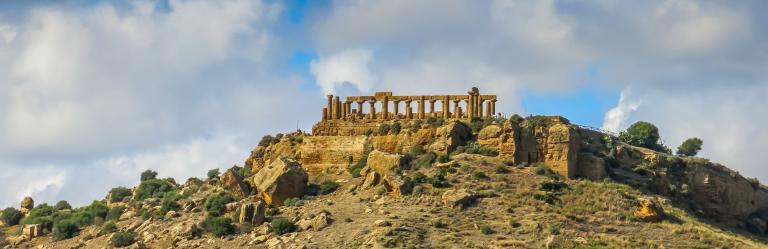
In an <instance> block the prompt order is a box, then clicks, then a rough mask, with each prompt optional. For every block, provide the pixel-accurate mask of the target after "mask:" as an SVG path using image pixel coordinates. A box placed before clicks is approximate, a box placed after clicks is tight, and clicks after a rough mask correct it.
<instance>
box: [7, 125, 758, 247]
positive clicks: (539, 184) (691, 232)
mask: <svg viewBox="0 0 768 249" xmlns="http://www.w3.org/2000/svg"><path fill="white" fill-rule="evenodd" d="M324 117H325V116H324ZM339 125H343V124H335V123H323V124H322V126H316V127H315V129H317V130H322V131H323V132H329V131H333V132H338V130H336V129H338V127H340V126H339ZM360 127H362V126H355V127H353V130H354V132H351V133H350V134H345V135H326V134H322V135H310V134H306V133H303V132H301V131H297V132H294V133H290V134H278V135H277V136H266V137H265V138H264V139H263V140H262V141H261V142H260V143H259V145H258V146H256V148H255V149H254V150H253V151H252V153H251V155H250V156H249V157H248V158H247V159H245V162H244V165H243V166H242V167H238V166H235V167H232V168H229V169H227V170H225V171H224V172H223V173H220V172H216V171H212V172H211V174H209V176H208V177H207V179H205V180H200V179H198V178H190V179H189V180H187V181H186V182H185V183H183V184H177V183H176V182H175V180H173V179H155V177H154V175H153V174H151V173H152V172H148V173H147V174H142V178H143V179H142V183H141V184H140V185H139V186H136V187H134V188H130V189H124V188H116V189H113V191H111V192H110V193H108V194H107V196H106V197H105V199H104V200H100V201H97V202H94V204H91V205H89V206H87V207H82V208H77V209H72V208H66V207H59V205H56V206H55V207H52V206H48V205H36V206H35V205H33V204H31V203H24V204H23V205H22V206H24V208H28V209H29V210H24V212H25V213H28V214H27V215H26V218H24V219H22V220H21V223H23V224H26V225H14V226H4V229H3V234H4V237H5V240H3V242H0V244H7V246H6V247H19V248H105V247H107V248H108V247H111V246H112V245H113V243H114V242H115V241H121V242H126V243H125V244H126V246H127V247H128V248H768V244H766V243H768V237H766V235H765V232H766V220H768V211H766V210H767V209H766V208H768V190H766V188H765V187H764V186H762V185H760V184H759V183H758V182H756V181H754V180H750V179H747V178H745V177H743V176H741V175H739V174H738V173H737V172H734V171H731V170H729V169H728V168H727V167H725V166H722V165H719V164H716V163H712V162H709V161H708V160H706V159H703V158H697V157H680V156H674V155H670V154H667V153H666V152H663V151H662V152H659V151H656V150H652V149H648V148H642V147H638V146H633V145H630V144H627V143H625V142H624V141H622V140H621V139H619V138H618V137H616V136H613V135H610V134H606V133H603V132H600V131H597V130H592V129H588V128H583V127H580V126H578V125H574V124H571V123H570V122H569V121H568V120H567V119H565V118H562V117H543V116H538V117H528V118H522V117H519V116H513V117H511V118H508V119H501V118H490V117H486V118H476V119H471V120H464V121H462V120H443V119H440V118H429V119H425V120H423V121H422V120H413V121H387V122H377V123H376V125H375V127H376V128H375V129H367V130H366V129H360ZM355 132H357V133H359V134H354V133H355ZM313 133H314V132H313ZM6 210H7V209H6ZM6 212H7V211H4V213H3V216H5V215H6ZM67 223H70V224H69V226H67ZM112 224H113V225H112ZM22 228H24V229H22ZM30 229H31V230H32V231H30ZM22 230H23V231H22ZM22 232H23V234H22Z"/></svg>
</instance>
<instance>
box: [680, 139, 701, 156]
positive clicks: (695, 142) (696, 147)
mask: <svg viewBox="0 0 768 249" xmlns="http://www.w3.org/2000/svg"><path fill="white" fill-rule="evenodd" d="M703 144H704V141H701V139H699V138H697V137H694V138H689V139H686V140H685V141H684V142H683V144H681V145H680V146H679V147H677V154H678V155H681V156H695V155H696V154H699V151H700V150H701V146H702V145H703Z"/></svg>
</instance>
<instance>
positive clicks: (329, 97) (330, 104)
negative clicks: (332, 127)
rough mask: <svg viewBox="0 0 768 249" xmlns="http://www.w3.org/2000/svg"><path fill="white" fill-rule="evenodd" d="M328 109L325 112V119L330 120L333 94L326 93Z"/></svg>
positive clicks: (331, 117)
mask: <svg viewBox="0 0 768 249" xmlns="http://www.w3.org/2000/svg"><path fill="white" fill-rule="evenodd" d="M326 108H328V111H327V112H326V116H327V117H326V119H328V120H331V119H333V115H332V114H333V94H328V106H326Z"/></svg>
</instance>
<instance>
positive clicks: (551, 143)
mask: <svg viewBox="0 0 768 249" xmlns="http://www.w3.org/2000/svg"><path fill="white" fill-rule="evenodd" d="M578 151H579V149H578V137H577V133H576V131H575V130H574V129H572V128H571V127H570V126H569V125H566V124H556V125H553V126H552V127H549V131H548V136H547V142H546V152H545V154H544V163H546V164H547V165H549V166H550V167H551V168H552V170H553V171H555V172H557V173H558V174H560V175H562V176H565V177H568V178H574V177H576V173H577V168H576V163H577V160H576V157H577V155H578Z"/></svg>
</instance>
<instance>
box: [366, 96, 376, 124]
mask: <svg viewBox="0 0 768 249" xmlns="http://www.w3.org/2000/svg"><path fill="white" fill-rule="evenodd" d="M368 104H369V105H370V106H371V111H370V113H368V118H370V119H376V101H375V100H374V101H368Z"/></svg>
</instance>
